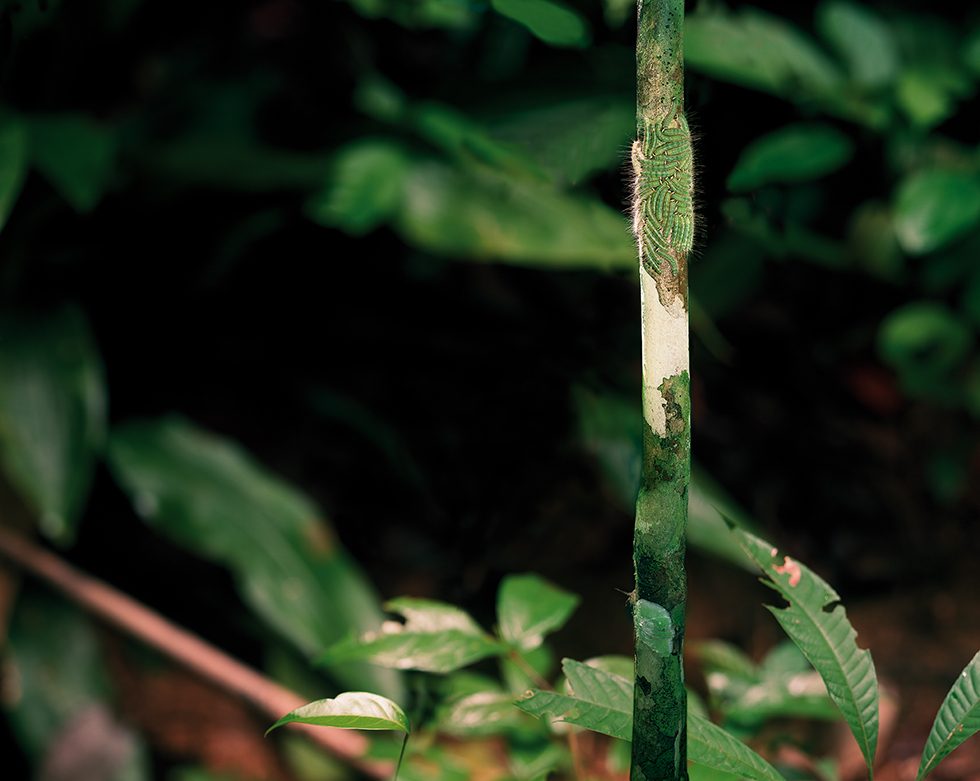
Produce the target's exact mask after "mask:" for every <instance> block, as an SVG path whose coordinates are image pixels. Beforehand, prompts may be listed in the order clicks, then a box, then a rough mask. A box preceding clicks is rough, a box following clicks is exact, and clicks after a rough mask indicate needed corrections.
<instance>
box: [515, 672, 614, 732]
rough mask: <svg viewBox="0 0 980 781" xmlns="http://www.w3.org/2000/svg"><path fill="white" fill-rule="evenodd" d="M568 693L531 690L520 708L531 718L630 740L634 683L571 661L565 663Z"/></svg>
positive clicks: (519, 705) (520, 704)
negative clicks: (570, 725) (564, 723)
mask: <svg viewBox="0 0 980 781" xmlns="http://www.w3.org/2000/svg"><path fill="white" fill-rule="evenodd" d="M562 670H563V671H564V673H565V681H566V691H565V693H559V692H554V691H543V690H541V689H532V690H531V691H529V692H528V693H527V694H526V695H524V697H522V698H521V699H520V700H518V701H517V703H516V704H517V707H518V708H520V709H521V710H523V711H525V712H527V713H530V714H531V715H532V716H537V717H538V718H544V719H547V720H549V721H564V722H568V723H569V724H576V725H578V726H579V727H585V728H586V729H590V730H592V731H593V732H601V733H602V734H603V735H609V736H611V737H614V738H619V739H621V740H630V739H631V738H632V731H633V682H632V681H631V680H629V679H627V678H623V677H621V676H619V675H615V674H613V673H610V672H606V671H605V670H600V669H598V668H596V667H591V666H589V665H587V664H583V663H582V662H576V661H574V660H572V659H563V660H562Z"/></svg>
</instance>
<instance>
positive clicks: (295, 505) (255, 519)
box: [109, 417, 400, 696]
mask: <svg viewBox="0 0 980 781" xmlns="http://www.w3.org/2000/svg"><path fill="white" fill-rule="evenodd" d="M109 464H110V466H111V468H112V471H113V473H114V475H115V476H116V479H117V480H118V481H119V483H120V484H121V485H122V486H123V488H124V489H125V490H126V492H127V493H128V494H129V496H130V499H131V500H132V502H133V506H134V508H135V509H136V511H137V513H138V514H139V515H140V516H142V517H143V518H144V519H145V520H146V521H147V522H148V523H149V524H150V525H151V526H152V527H153V528H154V529H156V530H157V531H159V532H160V533H161V534H163V535H165V536H166V537H168V538H170V539H171V540H173V541H175V542H176V543H178V544H180V545H182V546H184V547H186V548H187V549H189V550H191V551H193V552H194V553H197V554H198V555H201V556H204V557H206V558H209V559H212V560H214V561H216V562H218V563H220V564H223V565H224V566H226V567H228V568H229V569H230V570H231V571H232V572H233V573H234V574H235V578H236V580H237V582H238V586H239V590H240V591H241V594H242V597H243V598H244V599H245V601H246V602H247V603H248V604H249V605H250V606H251V608H252V609H253V610H254V611H255V612H256V613H257V614H258V615H259V616H260V617H261V618H262V619H263V620H264V621H265V622H266V623H267V624H269V625H270V626H271V627H273V628H274V629H275V630H276V631H278V632H280V633H281V634H282V635H283V636H284V637H285V638H287V639H288V640H290V641H291V642H292V643H294V644H295V645H296V647H297V648H299V649H300V650H301V651H303V652H304V653H306V654H307V655H310V656H313V655H315V654H318V653H320V652H321V651H322V649H323V648H324V647H325V646H327V645H329V644H330V643H332V642H336V641H337V640H338V639H340V638H342V637H344V636H346V635H348V634H349V633H351V632H364V631H367V630H370V629H374V628H377V627H378V626H380V624H381V619H382V614H381V610H380V606H379V604H378V600H377V597H376V596H375V594H374V591H373V589H372V588H371V586H370V584H369V583H368V582H367V580H366V579H365V577H364V575H363V574H362V573H361V571H360V570H359V569H358V567H357V565H356V564H355V563H354V561H353V560H352V559H351V558H350V556H349V555H348V554H347V553H346V551H344V549H343V548H342V547H341V546H340V544H339V543H338V542H337V540H336V539H335V538H334V537H333V534H332V531H331V529H330V527H329V526H328V525H327V524H326V523H325V521H324V520H323V515H322V513H321V512H320V510H319V508H318V507H316V505H315V504H314V503H313V502H312V501H311V500H310V499H309V498H308V497H307V496H305V495H304V494H303V493H302V492H301V491H299V490H298V489H297V488H295V487H293V486H291V485H289V484H288V483H286V482H284V481H283V480H281V479H279V478H278V477H276V476H274V475H273V474H271V473H270V472H269V471H267V470H266V469H265V468H264V467H263V466H261V465H260V464H258V463H257V462H256V461H254V460H253V459H252V457H251V456H250V455H248V454H247V453H246V452H245V451H244V450H242V448H240V447H239V446H237V445H236V444H234V443H233V442H231V441H229V440H226V439H223V438H221V437H218V436H216V435H215V434H212V433H210V432H207V431H204V430H203V429H200V428H198V427H196V426H194V425H193V424H191V423H190V422H189V421H187V420H185V419H183V418H179V417H168V418H162V419H159V420H148V421H140V422H134V423H129V424H126V425H125V426H122V427H119V428H117V429H115V430H113V432H112V435H111V437H110V444H109ZM332 672H333V673H334V674H335V675H336V676H337V677H338V678H339V679H340V680H342V681H344V682H346V683H355V684H357V683H360V684H367V685H370V688H373V689H376V690H378V691H382V692H385V693H391V694H392V695H393V696H400V688H399V682H398V679H397V677H396V676H395V675H394V674H393V673H390V672H388V671H384V670H378V669H376V668H371V667H366V666H359V667H344V668H335V669H333V671H332Z"/></svg>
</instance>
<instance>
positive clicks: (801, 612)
mask: <svg viewBox="0 0 980 781" xmlns="http://www.w3.org/2000/svg"><path fill="white" fill-rule="evenodd" d="M732 531H733V534H734V535H735V536H736V538H737V539H738V541H739V543H740V544H741V545H742V547H743V548H744V549H745V552H746V553H747V554H748V555H749V556H751V558H752V559H753V560H754V561H755V563H756V564H757V565H758V567H759V568H760V569H761V570H762V572H763V574H764V575H765V578H766V580H765V581H764V582H765V583H766V584H767V585H771V586H772V588H773V589H774V590H775V591H778V592H779V593H780V594H782V595H783V597H785V599H786V601H787V602H788V603H789V604H788V606H787V607H784V608H780V607H773V606H768V608H769V610H770V612H771V613H772V614H773V615H774V616H775V617H776V620H777V621H779V624H780V625H781V626H782V627H783V630H784V631H785V632H786V634H787V635H788V636H789V638H790V639H791V640H792V641H793V642H794V643H796V645H797V646H798V647H799V649H800V650H801V651H802V652H803V655H804V656H805V657H806V658H807V660H809V662H810V664H812V665H813V667H814V669H815V670H816V671H817V672H818V673H820V676H821V677H822V678H823V680H824V683H825V684H826V685H827V691H828V693H829V694H830V697H831V699H832V700H833V701H834V703H835V704H836V705H837V707H838V708H840V711H841V714H843V716H844V720H845V721H846V722H847V724H848V726H849V727H850V728H851V732H852V733H853V734H854V737H855V739H856V740H857V742H858V746H859V747H860V749H861V753H862V754H863V755H864V758H865V761H866V762H867V765H868V768H869V773H870V769H871V765H872V763H873V762H874V755H875V748H876V746H877V743H878V679H877V678H876V677H875V669H874V662H873V661H872V660H871V653H870V652H869V651H867V650H862V649H860V648H858V645H857V642H856V637H857V632H856V631H855V630H854V627H853V626H851V622H850V621H848V619H847V613H846V611H845V610H844V606H843V605H841V604H840V596H838V594H837V592H836V591H834V590H833V589H832V588H831V587H830V586H829V585H828V584H827V583H826V582H825V581H824V580H823V579H822V578H820V577H819V576H818V575H816V574H815V573H814V572H812V571H811V570H810V569H809V568H808V567H806V566H805V565H803V564H801V563H799V562H798V561H795V560H794V559H791V558H790V557H789V556H783V557H782V558H780V557H779V555H778V553H779V552H778V550H777V549H776V548H774V547H773V546H772V545H770V544H769V543H768V542H766V541H765V540H762V539H760V538H758V537H756V536H754V535H752V534H749V533H748V532H744V531H742V530H741V529H737V528H733V530H732Z"/></svg>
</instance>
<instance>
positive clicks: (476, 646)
mask: <svg viewBox="0 0 980 781" xmlns="http://www.w3.org/2000/svg"><path fill="white" fill-rule="evenodd" d="M385 609H386V610H389V611H390V612H392V613H398V614H400V615H401V616H403V617H404V618H405V623H401V622H399V621H386V622H385V623H384V624H382V626H381V628H380V629H379V630H378V631H373V632H368V633H366V634H363V635H360V636H359V637H351V638H348V639H346V640H342V641H340V642H339V643H337V644H336V645H334V646H332V647H331V648H329V649H328V650H327V652H326V653H325V654H324V655H323V656H322V657H321V658H320V661H321V662H322V663H323V664H327V665H334V664H340V663H343V662H353V661H366V662H371V663H373V664H377V665H380V666H382V667H391V668H394V669H397V670H424V671H425V672H432V673H450V672H453V671H454V670H458V669H459V668H461V667H465V666H466V665H469V664H473V663H474V662H477V661H479V660H480V659H485V658H487V657H488V656H496V655H498V654H500V653H502V652H503V651H504V647H503V646H502V645H500V644H499V643H498V642H497V641H495V640H494V639H493V638H492V637H490V636H489V635H487V634H486V633H485V632H484V631H483V630H482V629H481V628H480V627H479V625H478V624H477V623H476V622H475V621H474V620H473V619H472V618H471V617H470V616H469V615H468V614H467V613H465V612H464V611H462V610H460V609H459V608H456V607H453V606H452V605H447V604H445V603H442V602H434V601H431V600H425V599H412V598H409V597H402V598H400V599H394V600H391V601H390V602H388V603H387V604H386V605H385Z"/></svg>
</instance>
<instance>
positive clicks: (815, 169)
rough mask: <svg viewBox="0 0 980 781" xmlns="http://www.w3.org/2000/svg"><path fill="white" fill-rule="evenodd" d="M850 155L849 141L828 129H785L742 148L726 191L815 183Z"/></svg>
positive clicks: (811, 125)
mask: <svg viewBox="0 0 980 781" xmlns="http://www.w3.org/2000/svg"><path fill="white" fill-rule="evenodd" d="M853 152H854V145H853V144H852V143H851V140H850V139H849V138H848V137H847V136H846V135H844V134H843V133H841V132H840V131H839V130H837V129H836V128H834V127H831V126H830V125H822V124H815V123H799V124H795V125H787V126H786V127H782V128H780V129H779V130H775V131H773V132H772V133H769V134H767V135H765V136H762V137H761V138H758V139H756V140H755V141H753V142H752V143H751V144H749V146H747V147H746V148H745V150H744V151H743V152H742V154H741V156H740V157H739V159H738V162H737V163H736V164H735V168H734V169H733V170H732V172H731V174H730V175H729V177H728V188H729V189H730V190H732V191H733V192H744V191H746V190H754V189H756V188H758V187H761V186H762V185H764V184H771V183H780V184H782V183H794V182H805V181H809V180H811V179H817V178H819V177H821V176H825V175H826V174H829V173H831V172H832V171H836V170H837V169H838V168H840V167H841V166H843V165H844V164H845V163H847V161H848V160H850V159H851V155H852V154H853Z"/></svg>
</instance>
